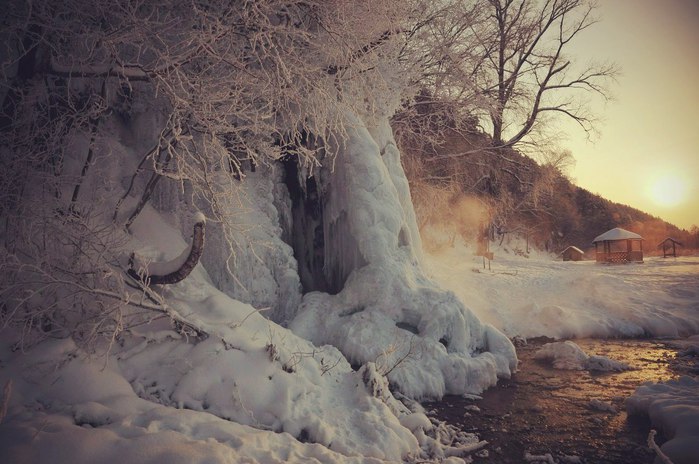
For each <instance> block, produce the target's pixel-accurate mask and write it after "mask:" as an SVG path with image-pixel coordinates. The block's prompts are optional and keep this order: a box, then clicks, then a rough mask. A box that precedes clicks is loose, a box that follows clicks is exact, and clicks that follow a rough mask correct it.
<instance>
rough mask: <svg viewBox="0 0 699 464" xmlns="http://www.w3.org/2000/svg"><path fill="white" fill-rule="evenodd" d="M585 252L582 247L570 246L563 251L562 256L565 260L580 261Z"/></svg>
mask: <svg viewBox="0 0 699 464" xmlns="http://www.w3.org/2000/svg"><path fill="white" fill-rule="evenodd" d="M584 254H585V252H584V251H582V250H581V249H580V248H578V247H576V246H573V245H571V246H569V247H568V248H566V249H565V250H563V251H561V256H563V261H580V260H582V258H583V255H584Z"/></svg>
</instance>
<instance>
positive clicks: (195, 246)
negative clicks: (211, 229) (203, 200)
mask: <svg viewBox="0 0 699 464" xmlns="http://www.w3.org/2000/svg"><path fill="white" fill-rule="evenodd" d="M195 220H196V222H195V224H194V234H193V237H192V244H191V246H189V247H188V248H187V249H186V250H185V251H184V252H183V253H182V254H181V255H180V256H178V257H177V258H175V259H174V260H172V261H168V262H165V263H151V264H150V265H148V266H147V267H146V268H145V269H142V270H141V272H139V271H137V270H135V269H133V268H131V269H129V270H128V274H129V275H130V276H131V277H133V278H134V279H136V280H138V281H140V282H143V283H145V284H146V285H169V284H176V283H177V282H181V281H182V280H184V279H185V278H186V277H187V276H188V275H189V274H190V273H191V272H192V270H193V269H194V267H195V266H196V265H197V263H198V262H199V258H201V255H202V253H203V252H204V235H205V234H204V232H205V227H204V226H205V224H206V219H205V217H204V215H203V214H201V213H198V214H197V215H196V217H195ZM173 266H176V267H175V269H173V270H170V268H172V267H173Z"/></svg>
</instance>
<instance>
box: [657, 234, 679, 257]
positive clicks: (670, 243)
mask: <svg viewBox="0 0 699 464" xmlns="http://www.w3.org/2000/svg"><path fill="white" fill-rule="evenodd" d="M675 245H679V246H682V244H681V243H680V242H678V241H677V240H675V239H674V238H672V237H668V238H666V239H665V240H663V241H662V242H660V243H658V248H660V247H663V258H667V257H668V256H674V257H675V258H677V249H676V248H675ZM670 249H672V251H670Z"/></svg>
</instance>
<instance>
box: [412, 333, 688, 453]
mask: <svg viewBox="0 0 699 464" xmlns="http://www.w3.org/2000/svg"><path fill="white" fill-rule="evenodd" d="M547 341H550V340H543V339H537V340H530V341H529V343H528V344H527V346H524V347H520V348H518V350H517V354H518V357H519V359H520V365H519V372H518V373H517V374H515V375H514V376H513V377H512V379H510V380H507V381H500V382H499V383H498V385H497V386H496V387H494V388H491V389H489V390H488V391H486V392H485V393H484V394H483V395H481V396H482V399H481V400H469V399H465V398H462V397H460V396H447V397H444V398H443V399H442V401H439V402H433V403H426V404H425V407H426V409H427V410H428V411H431V414H432V415H433V416H435V417H437V418H438V419H440V420H444V421H446V422H448V423H450V424H452V425H457V426H458V427H459V428H461V429H462V430H464V431H467V432H475V433H477V434H478V435H479V436H480V437H481V439H484V440H487V441H488V442H489V443H490V445H489V446H488V447H487V448H486V449H487V452H488V456H487V457H485V456H474V462H476V463H491V464H492V463H503V464H505V463H518V464H520V463H522V462H525V460H524V456H525V453H530V454H533V455H543V454H546V453H550V454H551V455H552V456H553V457H554V458H555V459H557V460H559V461H560V462H565V460H564V459H565V456H577V457H579V458H580V462H583V463H595V464H602V463H609V464H612V463H614V464H643V463H648V464H651V463H652V462H653V459H654V454H653V453H652V452H651V451H649V450H648V447H647V444H646V440H647V436H648V432H649V430H650V423H649V421H648V420H647V419H646V418H638V417H627V415H626V410H625V408H624V400H625V398H626V397H628V396H629V395H631V394H632V393H633V392H634V390H635V389H636V387H637V386H639V385H640V384H642V383H643V382H647V381H652V382H657V381H665V380H669V379H672V378H677V377H678V372H677V371H676V369H675V368H673V360H674V358H675V353H676V350H675V349H672V348H669V347H667V346H665V345H664V344H663V343H662V342H660V341H657V340H575V342H576V343H577V344H578V345H580V347H581V348H582V349H583V350H585V352H587V353H588V354H597V355H603V356H607V357H609V358H611V359H614V360H617V361H622V362H625V363H627V364H629V365H630V366H632V367H633V368H634V370H630V371H625V372H617V373H597V374H595V373H589V372H587V371H564V370H558V369H553V368H551V367H550V366H548V365H546V364H542V363H541V362H539V361H535V360H534V359H533V354H534V352H535V351H536V350H537V349H539V348H540V347H541V345H543V344H544V343H546V342H547ZM594 400H597V401H594ZM474 406H475V407H474ZM605 408H609V409H610V410H605ZM656 440H657V441H658V442H660V443H661V442H662V440H663V437H662V436H659V437H657V439H656ZM570 462H574V460H573V461H570Z"/></svg>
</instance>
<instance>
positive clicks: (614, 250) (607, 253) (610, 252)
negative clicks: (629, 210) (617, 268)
mask: <svg viewBox="0 0 699 464" xmlns="http://www.w3.org/2000/svg"><path fill="white" fill-rule="evenodd" d="M592 243H594V244H595V256H596V259H597V262H598V263H632V262H633V263H642V262H643V237H641V236H640V235H638V234H636V233H634V232H629V231H628V230H625V229H622V228H620V227H617V228H615V229H612V230H608V231H607V232H605V233H603V234H602V235H599V236H597V237H596V238H595V239H594V240H593V241H592Z"/></svg>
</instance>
